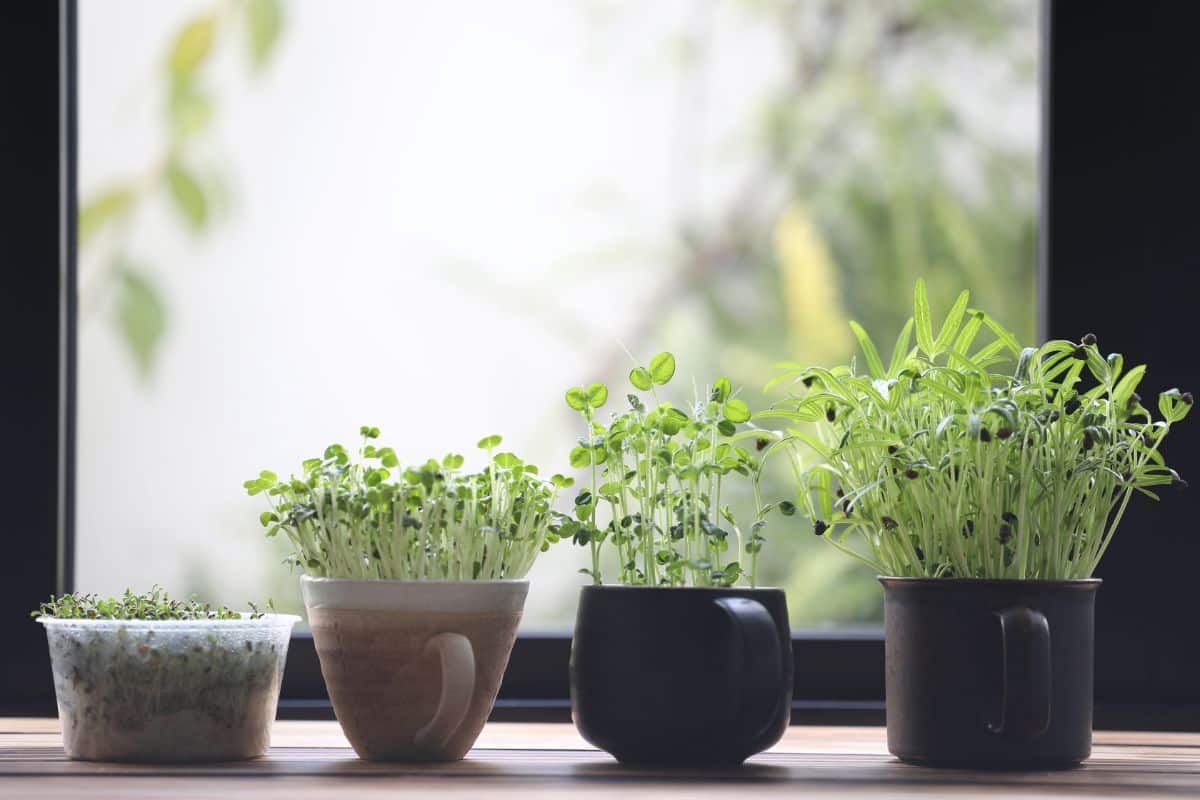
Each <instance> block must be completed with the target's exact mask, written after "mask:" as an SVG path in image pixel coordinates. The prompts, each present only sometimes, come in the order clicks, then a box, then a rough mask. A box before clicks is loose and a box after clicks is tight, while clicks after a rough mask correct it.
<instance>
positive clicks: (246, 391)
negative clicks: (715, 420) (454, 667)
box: [77, 0, 1038, 630]
mask: <svg viewBox="0 0 1200 800" xmlns="http://www.w3.org/2000/svg"><path fill="white" fill-rule="evenodd" d="M218 7H222V6H220V4H212V3H187V4H183V3H147V2H114V3H106V4H103V5H92V4H85V5H83V6H81V8H80V20H79V24H80V53H79V57H80V125H81V134H80V162H79V164H80V166H79V168H80V183H79V187H80V198H81V207H82V208H83V214H84V217H83V226H84V227H83V230H84V238H83V240H82V247H81V250H80V262H79V263H80V267H79V269H80V273H79V274H80V316H79V326H80V339H79V342H80V344H79V347H80V359H79V373H78V374H79V393H80V403H79V447H78V476H79V484H78V491H77V511H78V520H79V523H78V537H77V547H78V561H77V578H78V583H79V585H80V586H86V587H88V588H94V589H96V590H99V591H104V592H114V591H120V590H122V589H123V588H124V587H126V586H139V585H141V584H143V583H145V581H146V580H148V579H149V578H148V576H153V578H154V579H155V580H159V581H162V582H163V583H164V584H165V585H167V586H168V587H171V588H172V589H173V590H174V591H177V592H181V593H191V592H196V593H199V594H200V595H202V596H204V597H212V598H216V599H218V600H220V601H222V602H227V603H231V604H239V603H244V602H245V601H246V600H247V599H251V598H261V597H262V596H264V595H271V596H273V597H274V598H275V600H276V602H277V603H278V604H280V605H281V606H283V607H286V608H289V609H299V608H300V607H301V603H300V600H299V594H298V583H297V581H296V578H295V576H294V575H289V574H288V571H287V570H286V569H283V568H281V567H280V566H279V562H280V560H281V558H282V557H283V555H284V552H285V547H284V543H283V542H281V541H267V540H265V539H264V538H263V537H262V535H261V529H260V527H259V525H258V522H257V517H258V512H259V511H260V510H262V507H261V498H247V497H245V496H244V493H243V492H242V491H241V489H240V487H241V483H242V481H243V480H244V479H245V478H247V477H250V476H253V475H254V474H256V473H257V471H258V470H259V469H261V468H264V467H266V468H270V469H273V470H276V471H278V472H281V473H283V472H285V471H287V470H289V469H293V468H297V467H298V464H299V461H300V460H301V458H303V457H305V456H308V455H311V454H312V453H313V452H317V451H319V450H320V449H321V448H323V447H324V445H325V444H327V443H328V442H330V441H346V440H347V439H351V440H352V439H353V436H354V433H355V432H356V431H357V429H358V426H359V425H361V424H371V425H377V426H379V427H381V428H382V430H383V432H384V439H385V440H386V441H387V443H388V444H391V445H392V446H394V447H395V448H396V449H397V451H398V452H399V453H400V454H401V456H402V457H403V458H405V459H408V460H418V459H420V460H423V459H424V458H426V457H428V456H430V455H435V456H439V457H440V455H441V454H443V453H444V452H446V451H449V450H453V451H456V452H465V453H467V454H468V455H470V453H472V452H475V450H474V443H475V441H476V440H477V439H479V438H480V437H482V436H485V435H487V434H491V433H500V434H502V435H503V436H504V437H505V439H506V446H508V447H511V448H512V449H513V450H514V451H515V452H517V453H518V454H520V455H522V456H524V457H527V458H529V459H531V460H532V461H533V462H534V463H537V464H539V465H542V466H543V469H551V470H566V469H568V464H567V453H568V451H569V450H570V448H571V446H572V445H573V443H574V440H575V438H576V436H578V435H580V434H581V433H582V432H583V431H582V428H581V426H580V424H579V421H578V418H577V416H576V415H575V414H573V413H572V412H571V410H570V409H569V408H567V407H566V405H565V404H564V403H563V401H562V395H563V392H564V390H565V389H566V387H568V386H572V385H575V384H577V383H579V382H581V381H582V382H589V381H592V380H603V381H606V382H608V383H609V384H610V385H611V386H613V387H614V389H618V387H624V386H626V383H627V381H626V378H625V376H626V374H627V373H628V371H629V369H630V367H631V366H633V364H632V363H631V362H630V360H629V357H628V356H627V355H626V354H625V352H624V350H625V349H626V348H627V349H628V350H630V351H631V352H633V353H635V354H638V356H639V357H640V358H641V359H643V360H646V359H648V358H649V356H650V355H652V354H653V353H655V352H657V351H659V350H662V349H670V350H673V351H675V352H676V354H677V356H678V359H679V364H680V376H681V380H680V381H679V383H680V384H681V385H682V387H683V391H684V392H685V393H686V392H690V389H689V388H688V387H690V385H691V379H692V378H693V377H694V378H695V380H696V381H699V382H700V383H701V384H703V383H704V382H705V381H707V380H711V379H712V378H714V377H715V376H717V375H720V374H725V373H728V374H729V375H730V377H731V379H732V380H733V382H734V384H735V385H740V386H742V387H743V391H744V393H745V395H744V396H746V397H748V398H750V399H751V400H752V403H753V405H755V406H756V407H763V406H764V405H765V404H767V403H769V402H770V401H771V399H772V396H770V395H764V394H763V392H762V389H761V387H763V386H764V385H765V384H766V383H767V381H768V380H769V379H770V378H771V376H772V374H773V373H772V366H771V365H772V364H773V363H774V362H776V361H780V360H787V359H802V360H803V359H814V360H817V361H820V362H827V361H830V360H835V359H836V360H841V359H846V358H849V357H850V355H851V354H852V353H853V351H854V340H853V337H852V336H851V334H850V331H849V328H848V326H847V320H848V319H857V320H859V321H861V322H862V323H864V324H865V325H867V326H868V327H869V328H870V329H872V330H874V331H878V332H879V335H880V336H881V337H883V338H885V339H886V338H888V337H890V336H892V335H893V334H894V332H895V331H897V330H898V329H899V326H900V324H901V323H902V321H903V319H904V317H905V316H906V310H905V306H904V304H903V303H897V302H896V300H897V298H898V297H901V296H904V295H906V294H908V293H909V292H910V291H911V287H912V284H913V282H914V279H915V278H916V277H917V276H919V275H925V276H927V277H928V278H929V280H930V281H931V283H932V288H933V290H934V295H935V297H934V299H935V301H938V300H940V301H945V302H948V300H949V299H950V298H952V297H953V295H954V294H956V293H957V292H958V290H959V289H961V288H962V287H964V286H967V287H970V288H971V289H973V290H974V291H975V292H976V293H977V295H976V296H977V297H978V301H979V302H981V303H984V304H986V305H987V307H988V308H989V309H991V310H993V311H994V312H995V313H997V314H999V315H1000V316H1001V317H1002V318H1004V319H1006V320H1007V321H1008V323H1009V324H1010V325H1012V326H1013V327H1014V328H1015V329H1016V330H1018V331H1020V332H1021V333H1022V334H1023V335H1024V338H1026V339H1029V338H1032V335H1033V329H1034V315H1033V309H1034V303H1033V289H1034V265H1035V260H1036V247H1035V240H1034V218H1035V210H1036V183H1037V169H1036V152H1037V128H1038V125H1037V116H1038V113H1037V80H1036V77H1037V70H1036V57H1037V51H1038V48H1037V38H1036V31H1037V24H1036V22H1037V9H1036V3H1035V2H1033V0H1014V1H1013V2H1004V3H995V2H992V0H987V2H972V3H969V4H966V5H964V6H962V7H961V8H954V7H951V6H945V7H931V6H927V5H922V4H919V3H899V4H892V5H890V6H888V7H886V8H880V7H875V6H872V5H870V4H866V5H863V4H855V3H841V2H825V3H810V2H798V3H782V4H758V5H754V4H738V3H716V4H699V5H697V4H695V3H692V2H676V3H666V4H656V5H655V6H654V8H653V9H651V8H647V7H646V6H645V5H644V4H640V3H614V4H609V5H605V6H599V7H598V6H592V5H588V4H574V3H544V2H542V3H537V2H521V3H506V4H503V5H502V6H499V5H496V4H495V3H488V2H468V1H466V0H464V1H463V2H455V3H450V4H440V5H433V6H427V7H423V8H422V9H421V10H420V11H419V12H414V9H412V8H411V7H406V6H402V5H397V4H394V3H388V2H357V3H353V4H351V5H349V6H330V5H329V4H326V3H304V2H283V3H281V4H280V6H279V8H280V9H281V10H282V12H283V20H282V24H281V25H280V26H279V27H278V35H277V36H274V37H272V36H266V35H261V34H260V37H259V38H258V39H256V38H254V36H253V34H252V33H250V35H248V32H249V31H253V30H257V28H254V27H253V25H248V24H247V20H244V19H241V18H239V17H238V16H237V15H235V14H226V13H224V12H222V13H220V14H217V15H216V16H214V8H218ZM201 41H203V42H204V43H205V44H204V48H203V49H196V50H195V51H194V52H193V51H192V50H191V49H189V48H199V47H200V45H197V44H195V42H201ZM256 46H257V47H258V49H255V47H256ZM256 54H257V55H256ZM613 394H614V398H623V397H624V394H625V393H624V392H623V391H619V390H617V391H614V393H613ZM780 396H781V395H780V394H778V393H777V394H775V395H774V396H773V397H774V398H775V399H778V398H779V397H780ZM679 399H681V400H685V401H686V400H690V395H686V394H685V395H681V396H680V398H679ZM347 443H351V442H347ZM115 453H119V454H120V455H119V457H114V454H115ZM774 475H775V478H774V480H773V482H772V483H770V484H769V485H768V487H767V491H768V493H769V494H770V495H772V496H777V497H778V499H784V498H787V497H790V496H792V495H793V494H794V490H793V489H792V488H791V485H790V469H789V468H788V466H787V464H786V463H785V462H784V461H783V459H779V460H777V464H776V469H775V470H774ZM733 501H734V504H735V506H737V505H739V504H740V505H742V506H743V507H745V506H747V505H749V499H748V498H738V497H734V498H733ZM740 516H741V517H742V518H745V517H746V516H747V514H745V513H743V514H741V515H740ZM810 530H811V526H810V525H809V524H808V523H806V522H800V521H798V520H797V521H792V520H788V521H786V523H785V522H784V521H777V522H775V523H774V524H773V525H772V526H771V527H770V528H768V530H767V535H768V537H769V539H770V545H769V549H768V555H769V557H768V558H765V559H763V564H764V569H763V574H762V576H761V577H762V580H763V582H765V583H767V584H771V585H782V586H785V587H787V588H788V590H789V593H790V596H791V598H792V607H791V615H792V619H793V620H794V621H795V624H796V625H797V626H802V627H811V626H823V625H832V624H841V623H854V622H866V623H877V622H878V621H879V619H880V614H881V608H880V605H879V592H878V590H877V586H876V585H875V581H874V577H873V576H872V575H871V574H870V573H869V572H868V571H866V570H863V569H859V568H858V567H856V566H855V565H854V564H852V563H849V562H847V561H846V560H845V559H844V558H843V557H841V556H840V555H839V554H838V553H837V552H836V551H834V550H832V549H831V548H828V547H827V546H825V544H824V543H822V542H819V541H817V540H815V539H814V537H812V536H811V535H810V534H809V531H810ZM131 549H136V550H137V551H138V552H139V553H140V557H139V558H138V559H136V560H134V559H129V558H128V557H127V555H126V554H127V553H128V552H129V551H130V550H131ZM585 563H586V553H585V552H584V549H583V548H573V547H571V546H569V545H563V546H561V547H559V548H556V549H555V550H553V551H551V552H550V553H548V554H547V555H546V556H545V557H544V558H543V559H542V560H541V561H540V563H539V564H538V566H537V567H536V568H535V571H534V573H533V575H532V576H531V577H532V579H533V581H532V594H531V597H530V600H529V603H528V607H527V612H526V621H525V628H526V629H527V630H538V629H558V630H566V629H568V628H569V627H570V624H571V621H572V618H573V614H574V608H575V600H576V592H577V586H578V585H579V583H580V582H581V581H583V580H586V578H584V577H583V576H581V575H579V574H578V573H577V569H578V568H579V567H582V566H584V565H585Z"/></svg>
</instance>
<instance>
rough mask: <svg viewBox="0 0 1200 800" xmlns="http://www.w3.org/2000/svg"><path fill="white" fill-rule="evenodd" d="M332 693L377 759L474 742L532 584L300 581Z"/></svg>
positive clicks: (432, 753) (455, 749)
mask: <svg viewBox="0 0 1200 800" xmlns="http://www.w3.org/2000/svg"><path fill="white" fill-rule="evenodd" d="M300 588H301V591H302V592H303V594H304V604H305V606H306V607H307V608H308V620H309V624H310V625H311V626H312V633H313V642H314V643H315V645H316V648H317V655H318V656H319V657H320V660H321V673H322V674H323V675H324V677H325V685H326V687H327V688H328V689H329V699H330V700H331V701H332V703H333V710H334V713H335V714H336V715H337V718H338V722H340V723H341V725H342V730H343V731H345V733H346V738H348V739H349V740H350V744H351V745H353V746H354V751H355V752H356V753H358V755H359V757H360V758H364V759H368V760H371V761H453V760H457V759H460V758H462V757H463V756H464V755H466V754H467V751H468V750H470V749H471V746H472V745H473V744H474V743H475V739H476V738H477V737H478V736H479V732H480V731H481V730H482V729H483V724H484V723H485V722H486V721H487V718H488V715H489V714H490V713H491V710H492V704H493V703H495V701H496V692H497V691H498V690H499V689H500V680H501V678H503V676H504V669H505V667H506V666H508V657H509V654H510V653H511V652H512V645H513V640H514V639H515V638H516V635H517V624H518V623H519V622H520V621H521V611H522V609H523V608H524V605H525V595H526V593H527V592H528V590H529V582H528V581H362V580H349V579H341V578H312V577H309V576H307V575H306V576H304V577H302V578H301V579H300Z"/></svg>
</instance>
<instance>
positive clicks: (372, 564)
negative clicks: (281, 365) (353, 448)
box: [244, 426, 573, 581]
mask: <svg viewBox="0 0 1200 800" xmlns="http://www.w3.org/2000/svg"><path fill="white" fill-rule="evenodd" d="M360 433H361V435H362V446H361V447H360V448H359V451H358V458H357V459H354V458H351V455H350V453H349V451H348V450H347V449H346V448H345V447H343V446H342V445H340V444H331V445H329V447H327V448H325V451H324V453H323V454H322V455H321V456H320V457H318V458H310V459H307V460H305V461H304V462H303V471H302V473H301V474H300V475H299V476H293V477H291V478H290V479H287V480H280V479H279V478H278V476H277V475H276V474H275V473H273V472H269V471H263V472H261V473H259V475H258V477H257V478H252V479H251V480H248V481H246V482H245V484H244V486H245V488H246V490H247V492H248V493H249V494H251V495H259V494H261V495H264V496H265V497H266V498H267V500H268V502H269V503H270V509H269V510H267V511H264V512H262V514H261V516H260V521H261V523H262V525H263V526H264V527H265V528H266V530H267V536H276V535H278V534H279V533H280V532H282V533H284V535H286V536H287V537H288V540H289V541H290V542H291V544H292V546H293V548H294V552H293V553H292V554H291V555H290V556H289V557H288V563H290V564H292V565H294V566H297V567H299V568H300V569H302V570H304V571H305V572H307V573H308V574H309V575H313V576H316V577H331V578H358V579H377V580H420V581H437V580H446V581H451V580H502V579H516V578H522V577H524V576H525V575H526V573H528V572H529V569H530V567H531V566H533V562H534V559H535V558H536V557H537V555H538V553H540V552H542V551H544V550H547V549H548V548H549V547H550V546H551V545H552V544H554V543H555V542H557V541H558V540H559V530H560V527H561V525H562V523H563V522H564V521H566V520H567V517H565V516H564V515H563V514H561V513H559V512H557V511H555V509H554V501H555V498H556V496H557V493H558V491H559V490H560V489H562V488H565V487H567V486H570V485H571V484H572V483H573V481H572V479H570V478H566V477H564V476H562V475H554V476H553V477H551V478H550V479H549V480H543V479H542V478H540V477H538V468H537V467H536V466H534V465H533V464H527V463H525V462H524V461H522V460H521V459H520V458H518V457H517V456H516V455H514V454H512V453H508V452H497V449H498V448H499V446H500V444H501V438H500V437H499V436H494V435H493V436H488V437H485V438H483V439H481V440H480V441H479V448H480V449H481V450H483V451H485V452H486V454H487V466H486V467H485V468H484V469H483V470H482V471H479V472H464V471H463V470H462V466H463V463H464V461H465V459H464V458H463V456H461V455H457V454H450V455H447V456H446V457H444V458H443V459H441V460H440V461H437V460H429V461H426V462H425V463H423V464H419V465H416V466H408V467H405V466H402V465H401V464H400V459H399V457H398V456H397V455H396V452H395V450H393V449H392V448H390V447H379V446H377V445H376V444H375V440H376V439H378V437H379V429H378V428H372V427H366V426H364V427H363V428H361V429H360Z"/></svg>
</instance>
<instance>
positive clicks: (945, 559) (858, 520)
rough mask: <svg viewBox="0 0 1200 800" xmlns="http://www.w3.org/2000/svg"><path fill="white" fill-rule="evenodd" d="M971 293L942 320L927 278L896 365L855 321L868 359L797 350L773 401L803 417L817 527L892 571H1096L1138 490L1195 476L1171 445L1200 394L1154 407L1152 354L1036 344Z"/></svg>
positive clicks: (797, 421)
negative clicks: (804, 354)
mask: <svg viewBox="0 0 1200 800" xmlns="http://www.w3.org/2000/svg"><path fill="white" fill-rule="evenodd" d="M968 302H969V295H968V294H967V293H966V292H963V293H962V294H961V295H959V297H958V299H957V301H956V302H955V303H954V305H953V306H952V308H951V309H950V311H949V314H948V316H947V318H946V319H945V321H944V322H943V323H942V325H941V327H940V329H939V330H938V331H937V332H936V333H935V331H934V327H933V324H932V321H931V317H930V310H929V302H928V300H927V298H926V294H925V286H924V283H923V282H918V283H917V286H916V292H915V313H914V315H913V317H912V318H911V319H910V320H909V321H908V322H907V324H906V325H905V326H904V328H903V330H902V331H901V333H900V336H899V338H898V340H897V341H896V344H895V348H894V349H893V351H892V356H891V360H890V362H889V363H888V364H887V365H886V366H885V365H884V363H883V361H882V360H881V359H880V356H879V353H878V351H877V350H876V348H875V345H874V343H873V342H872V341H871V339H870V337H868V336H867V334H866V332H865V331H864V330H863V329H862V328H861V327H860V326H858V325H856V324H854V323H851V326H852V329H853V331H854V333H855V335H856V336H857V338H858V340H859V343H860V345H861V347H862V350H863V355H864V358H865V361H866V366H867V370H866V372H865V373H863V372H861V371H860V370H858V369H857V368H856V365H855V364H854V363H853V362H852V363H851V364H850V365H849V366H841V367H836V368H834V369H831V370H827V369H822V368H819V367H811V366H803V365H798V364H787V365H782V366H783V368H784V372H783V374H782V375H781V376H780V377H779V378H777V379H776V381H779V380H787V381H791V382H792V383H793V384H794V385H795V386H796V387H797V389H798V394H796V395H794V396H792V397H791V398H790V399H788V400H787V401H786V402H783V403H780V404H778V405H777V406H776V407H775V408H773V409H772V410H770V411H766V412H763V413H762V414H761V415H760V416H762V417H767V418H775V419H783V420H786V421H787V422H788V423H790V424H791V425H792V427H791V429H790V430H789V431H788V434H789V439H788V441H790V442H791V443H792V444H793V445H796V446H797V447H798V449H799V450H800V451H801V452H803V453H804V456H805V461H806V464H805V468H804V469H803V470H801V471H800V474H801V492H800V495H801V500H802V502H803V503H804V504H805V506H806V508H807V509H808V511H809V514H810V515H811V518H812V519H813V520H814V523H813V524H814V526H815V531H816V533H817V534H818V535H821V536H824V537H825V538H826V539H827V540H828V541H829V542H830V543H832V544H833V545H834V546H836V547H838V548H839V549H841V550H843V551H845V552H847V553H848V554H850V555H852V556H854V557H856V558H859V559H861V560H862V561H864V562H866V563H867V564H868V565H870V566H871V567H872V568H873V569H875V570H876V571H878V572H879V573H881V574H884V575H893V576H927V577H964V578H1009V579H1030V580H1032V579H1047V580H1064V579H1075V578H1086V577H1089V576H1091V575H1092V573H1093V572H1094V571H1095V569H1096V565H1097V564H1098V563H1099V561H1100V559H1101V557H1102V556H1103V555H1104V552H1105V550H1106V549H1107V548H1108V546H1109V543H1110V542H1111V541H1112V537H1113V535H1114V533H1115V532H1116V529H1117V527H1118V525H1119V524H1120V522H1121V518H1122V516H1123V515H1124V514H1125V511H1126V508H1127V507H1128V505H1129V502H1130V499H1131V498H1132V496H1133V495H1134V493H1138V494H1142V495H1146V496H1147V497H1150V498H1152V499H1155V500H1157V499H1158V496H1157V494H1156V493H1155V492H1154V491H1153V490H1154V489H1155V488H1157V487H1160V486H1166V485H1171V484H1182V483H1183V482H1182V480H1181V479H1180V478H1179V476H1178V474H1176V472H1175V471H1174V470H1172V469H1170V468H1169V467H1168V466H1167V465H1166V463H1165V462H1164V460H1163V456H1162V453H1161V452H1160V446H1161V445H1162V443H1163V440H1164V439H1165V438H1166V436H1167V434H1168V432H1169V431H1170V429H1171V427H1172V426H1173V425H1174V424H1175V423H1177V422H1179V421H1181V420H1182V419H1183V418H1184V417H1186V416H1187V414H1188V412H1189V411H1190V410H1191V407H1192V402H1193V400H1192V396H1191V394H1190V393H1181V392H1180V391H1179V390H1177V389H1171V390H1168V391H1165V392H1163V393H1162V394H1160V395H1159V397H1158V403H1157V407H1158V412H1159V415H1160V418H1159V419H1154V417H1153V415H1152V414H1151V412H1150V411H1149V410H1148V409H1147V408H1146V407H1145V406H1143V405H1142V401H1141V397H1140V396H1139V395H1138V394H1137V392H1136V389H1137V388H1138V385H1139V384H1140V382H1141V380H1142V378H1143V376H1144V375H1145V372H1146V367H1145V366H1144V365H1141V366H1135V367H1132V368H1130V369H1125V366H1124V358H1123V357H1122V356H1121V354H1119V353H1111V354H1109V355H1107V356H1105V355H1103V354H1102V353H1101V351H1100V349H1099V344H1098V341H1097V338H1096V336H1095V335H1094V334H1087V335H1085V336H1083V337H1082V338H1081V340H1080V341H1079V342H1070V341H1064V340H1054V341H1049V342H1046V343H1045V344H1043V345H1042V346H1041V347H1038V348H1022V347H1021V346H1020V345H1019V344H1018V343H1017V340H1016V338H1015V337H1014V336H1013V335H1012V334H1011V333H1010V332H1008V331H1007V330H1005V329H1004V328H1003V327H1002V326H1001V325H1000V324H999V323H997V322H996V321H995V320H994V319H992V318H991V317H990V316H988V315H987V314H986V313H984V312H983V311H978V310H974V309H969V308H968ZM984 330H987V331H990V332H991V334H992V335H993V337H994V338H993V340H992V341H990V342H988V343H987V344H984V345H982V346H980V347H978V348H975V347H974V344H975V340H976V338H977V335H978V334H980V333H981V332H983V331H984ZM914 333H915V335H916V346H915V347H912V348H911V349H910V341H911V337H912V335H913V334H914ZM1014 362H1015V369H1009V370H1005V371H1001V370H1000V367H999V365H1001V364H1009V365H1011V364H1013V363H1014ZM773 383H774V382H773ZM809 452H811V453H813V454H815V456H816V462H815V463H807V455H808V453H809ZM852 534H858V535H859V536H860V537H861V540H862V541H863V542H865V544H866V549H865V550H864V549H861V548H856V547H853V546H852V545H851V543H850V537H851V535H852Z"/></svg>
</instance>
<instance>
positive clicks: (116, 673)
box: [38, 614, 300, 762]
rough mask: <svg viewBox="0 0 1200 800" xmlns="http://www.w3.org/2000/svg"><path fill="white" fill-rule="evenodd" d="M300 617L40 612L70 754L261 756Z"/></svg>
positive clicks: (151, 758) (158, 758)
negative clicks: (97, 616) (95, 616)
mask: <svg viewBox="0 0 1200 800" xmlns="http://www.w3.org/2000/svg"><path fill="white" fill-rule="evenodd" d="M299 619H300V618H299V617H296V616H292V615H288V614H267V615H264V616H263V617H261V618H259V619H250V618H249V617H248V616H243V617H242V618H241V619H234V620H198V621H191V620H161V621H160V620H81V619H80V620H76V619H55V618H53V617H39V618H38V622H40V623H42V624H43V625H44V626H45V627H46V636H47V639H48V641H49V644H50V661H51V666H52V669H53V672H54V691H55V695H56V696H57V699H58V716H59V719H60V721H61V722H62V729H63V748H64V749H65V750H66V754H67V757H68V758H75V759H83V760H88V761H140V762H170V761H177V762H184V761H192V762H195V761H232V760H241V759H247V758H254V757H256V756H260V755H262V754H263V753H265V752H266V750H267V747H268V746H269V744H270V735H271V723H272V722H273V721H274V719H275V708H276V705H277V703H278V699H279V684H280V681H281V679H282V677H283V665H284V661H285V659H286V657H287V647H288V641H289V639H290V638H291V631H292V626H293V625H294V624H295V623H296V622H298V621H299Z"/></svg>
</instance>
